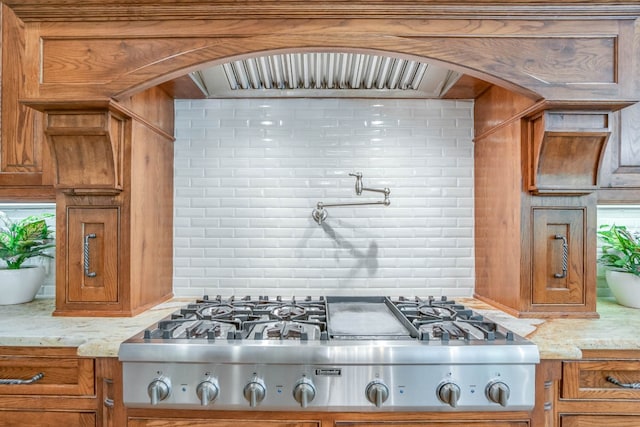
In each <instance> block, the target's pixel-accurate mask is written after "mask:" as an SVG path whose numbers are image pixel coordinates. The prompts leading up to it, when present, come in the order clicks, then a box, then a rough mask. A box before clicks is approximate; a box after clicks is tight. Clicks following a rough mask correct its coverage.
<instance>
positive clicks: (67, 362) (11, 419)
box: [0, 347, 98, 427]
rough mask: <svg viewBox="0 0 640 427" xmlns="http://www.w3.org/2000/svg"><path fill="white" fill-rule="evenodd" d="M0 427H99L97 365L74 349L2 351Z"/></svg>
mask: <svg viewBox="0 0 640 427" xmlns="http://www.w3.org/2000/svg"><path fill="white" fill-rule="evenodd" d="M0 379H4V380H20V381H23V382H24V383H22V384H0V426H34V427H35V426H63V425H64V426H79V427H89V426H96V425H97V424H96V420H97V412H98V408H97V407H96V389H95V361H94V359H92V358H81V357H78V356H76V349H75V348H60V347H49V348H46V347H36V348H33V347H3V348H0Z"/></svg>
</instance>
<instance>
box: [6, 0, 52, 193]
mask: <svg viewBox="0 0 640 427" xmlns="http://www.w3.org/2000/svg"><path fill="white" fill-rule="evenodd" d="M0 13H1V14H2V17H1V20H0V25H1V26H2V31H1V37H2V42H1V44H0V46H1V47H2V67H1V82H2V91H1V104H0V105H1V107H2V110H1V113H0V114H1V121H0V200H1V201H17V200H54V199H55V192H54V189H53V185H52V173H51V172H52V167H51V166H52V162H51V156H50V155H49V151H48V149H47V147H46V144H45V137H44V123H43V122H44V120H43V117H44V116H43V114H42V113H40V112H38V111H35V110H33V109H31V108H29V107H26V106H24V105H22V104H20V102H19V99H20V96H21V88H22V87H23V84H24V80H25V76H24V69H23V60H24V57H23V55H24V45H25V40H24V24H23V23H22V21H20V20H19V19H18V18H16V16H15V15H14V14H13V12H12V11H11V9H9V8H8V7H6V6H0Z"/></svg>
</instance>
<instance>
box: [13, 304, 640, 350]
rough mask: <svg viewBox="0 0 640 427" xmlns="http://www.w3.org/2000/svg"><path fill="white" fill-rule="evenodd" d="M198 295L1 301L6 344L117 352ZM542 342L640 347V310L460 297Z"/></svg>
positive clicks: (556, 346) (548, 345)
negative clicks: (78, 309) (97, 305)
mask: <svg viewBox="0 0 640 427" xmlns="http://www.w3.org/2000/svg"><path fill="white" fill-rule="evenodd" d="M189 301H193V299H188V298H179V299H173V300H171V301H168V302H166V303H163V304H160V305H158V306H156V307H153V308H152V309H150V310H147V311H146V312H144V313H142V314H139V315H138V316H135V317H106V318H105V317H59V316H52V313H53V311H54V308H55V301H54V300H53V299H51V298H43V299H36V300H35V301H33V302H31V303H27V304H19V305H10V306H0V346H39V347H46V346H52V347H78V355H80V356H87V357H116V356H117V355H118V348H119V346H120V343H121V342H123V341H125V340H126V339H128V338H129V337H131V336H133V335H135V334H136V333H138V332H140V331H141V330H143V329H144V328H145V327H147V326H150V325H151V324H153V323H154V322H157V321H158V320H160V319H162V318H163V317H165V316H167V315H169V314H171V313H172V312H174V311H176V310H177V309H178V308H180V307H182V306H184V305H186V304H187V303H188V302H189ZM457 301H459V302H460V303H462V304H465V305H467V306H469V307H470V308H472V309H473V310H475V311H477V312H478V313H480V314H482V315H483V316H485V317H487V318H488V319H490V320H493V321H495V322H497V323H499V324H501V325H503V326H504V327H506V328H508V329H511V330H512V331H514V332H515V333H516V334H518V335H521V336H524V337H526V338H528V339H530V340H531V341H533V342H534V343H536V344H537V345H538V349H539V350H540V357H541V358H542V359H579V358H580V357H582V353H581V351H580V350H581V349H594V350H595V349H597V350H620V349H632V350H637V349H640V332H639V331H640V310H638V309H631V308H626V307H622V306H620V305H618V304H616V303H615V302H613V301H612V300H610V299H600V300H598V307H597V311H598V313H599V314H600V319H518V318H515V317H513V316H510V315H508V314H505V313H504V312H502V311H500V310H497V309H495V308H493V307H491V306H489V305H487V304H485V303H483V302H480V301H478V300H474V299H471V298H457Z"/></svg>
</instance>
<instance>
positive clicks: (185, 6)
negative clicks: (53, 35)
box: [4, 0, 640, 22]
mask: <svg viewBox="0 0 640 427" xmlns="http://www.w3.org/2000/svg"><path fill="white" fill-rule="evenodd" d="M4 3H5V4H6V5H7V6H9V7H10V8H11V9H12V10H13V11H14V13H15V14H16V15H17V16H18V17H20V18H21V19H22V20H23V21H25V22H27V21H79V20H85V21H87V20H90V21H111V20H131V21H137V20H174V19H203V18H207V19H212V18H215V19H234V18H235V19H243V18H244V19H248V18H251V19H257V18H305V19H312V18H371V17H388V18H394V17H396V18H398V17H402V18H407V19H410V18H429V17H442V18H454V17H455V18H489V17H514V16H526V17H554V16H563V17H593V16H598V18H606V17H612V18H620V17H625V16H627V17H637V16H638V15H640V5H639V4H638V2H637V0H626V1H615V0H597V1H589V0H586V1H585V0H582V1H577V0H574V1H572V0H566V1H543V0H538V1H531V0H505V1H500V2H497V1H495V0H458V1H451V0H448V1H442V0H415V1H393V2H390V1H387V0H350V1H344V0H324V1H311V2H309V1H300V0H290V1H278V0H262V1H261V0H245V1H235V0H217V1H215V0H214V1H202V0H132V1H127V0H120V1H109V2H105V1H104V0H7V1H5V2H4Z"/></svg>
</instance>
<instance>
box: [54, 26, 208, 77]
mask: <svg viewBox="0 0 640 427" xmlns="http://www.w3.org/2000/svg"><path fill="white" fill-rule="evenodd" d="M187 42H188V44H189V45H190V48H189V50H191V49H198V48H202V47H204V46H206V45H208V44H211V43H212V41H211V40H206V39H204V40H203V39H194V38H192V39H189V40H187ZM185 47H186V46H185V40H182V39H177V38H161V39H156V40H154V39H149V38H124V37H122V36H115V37H113V38H110V39H103V38H101V39H88V38H75V39H72V40H68V39H51V38H45V39H44V40H43V41H42V52H43V55H42V57H43V63H42V83H44V84H49V83H50V84H57V83H74V84H81V83H91V84H96V83H97V84H104V83H108V82H112V81H114V79H117V78H119V77H120V76H122V75H126V74H129V73H130V72H132V71H134V70H137V69H140V68H143V67H145V66H148V65H149V64H154V63H156V62H158V61H161V60H166V59H168V58H171V57H174V56H176V55H179V54H181V53H183V52H184V51H185Z"/></svg>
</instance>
